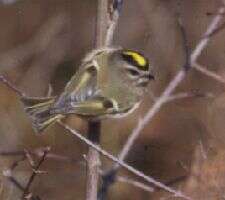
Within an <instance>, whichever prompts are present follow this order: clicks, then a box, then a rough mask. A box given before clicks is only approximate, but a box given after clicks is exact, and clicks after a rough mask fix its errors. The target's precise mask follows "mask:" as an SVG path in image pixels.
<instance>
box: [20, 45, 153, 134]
mask: <svg viewBox="0 0 225 200" xmlns="http://www.w3.org/2000/svg"><path fill="white" fill-rule="evenodd" d="M153 79H154V76H153V75H152V73H151V67H150V65H149V62H148V59H147V58H145V57H144V56H143V55H142V54H141V53H139V52H136V51H133V50H128V49H123V48H105V49H96V50H93V51H92V52H90V53H89V54H88V55H87V56H86V57H85V58H84V59H83V61H82V63H81V66H80V68H79V69H78V71H77V72H76V74H75V75H74V76H73V77H72V78H71V80H70V81H69V82H68V83H67V85H66V87H65V89H64V91H63V92H62V94H61V95H59V96H58V97H48V98H31V97H22V98H21V101H22V102H23V104H24V107H25V112H26V113H27V114H28V115H29V117H30V118H31V121H32V125H33V128H34V130H35V132H37V133H40V132H42V131H43V130H44V129H45V128H46V127H48V126H49V125H50V124H52V123H54V122H56V121H57V120H58V119H62V118H64V117H66V116H67V115H69V114H75V115H77V116H79V117H83V118H85V119H87V120H100V119H102V118H107V117H113V118H118V117H123V116H125V115H127V114H129V113H131V112H132V111H133V110H134V109H135V108H137V107H138V106H139V104H140V102H141V100H142V99H143V94H144V93H145V92H146V91H147V86H148V83H149V81H150V80H153Z"/></svg>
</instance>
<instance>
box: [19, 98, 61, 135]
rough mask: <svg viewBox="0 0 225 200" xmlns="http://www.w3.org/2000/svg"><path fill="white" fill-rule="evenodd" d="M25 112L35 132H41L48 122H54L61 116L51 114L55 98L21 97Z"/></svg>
mask: <svg viewBox="0 0 225 200" xmlns="http://www.w3.org/2000/svg"><path fill="white" fill-rule="evenodd" d="M21 101H22V103H23V104H24V109H25V112H26V113H27V114H28V115H29V117H30V119H31V121H32V125H33V129H34V131H35V132H36V133H40V132H42V131H43V130H44V129H45V128H47V127H48V126H49V125H50V124H52V123H54V122H55V121H56V120H57V119H61V118H63V115H60V114H52V113H51V112H50V111H51V110H50V109H51V107H52V105H53V104H54V101H55V98H54V97H49V98H30V97H22V98H21Z"/></svg>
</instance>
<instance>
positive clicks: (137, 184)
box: [116, 176, 155, 192]
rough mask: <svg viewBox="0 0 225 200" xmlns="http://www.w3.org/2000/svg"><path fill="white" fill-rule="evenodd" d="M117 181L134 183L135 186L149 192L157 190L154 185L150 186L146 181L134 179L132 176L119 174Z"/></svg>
mask: <svg viewBox="0 0 225 200" xmlns="http://www.w3.org/2000/svg"><path fill="white" fill-rule="evenodd" d="M116 181H119V182H122V183H127V184H129V185H133V186H134V187H137V188H140V189H142V190H144V191H147V192H154V191H155V190H154V188H153V187H150V186H148V185H146V184H144V183H141V182H138V181H134V180H132V179H130V178H126V177H123V176H117V178H116Z"/></svg>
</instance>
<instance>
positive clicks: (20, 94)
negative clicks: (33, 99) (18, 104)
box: [0, 75, 25, 97]
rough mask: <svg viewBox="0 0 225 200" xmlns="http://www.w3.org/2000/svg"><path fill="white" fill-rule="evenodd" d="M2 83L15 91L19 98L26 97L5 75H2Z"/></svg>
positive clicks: (0, 78)
mask: <svg viewBox="0 0 225 200" xmlns="http://www.w3.org/2000/svg"><path fill="white" fill-rule="evenodd" d="M0 82H2V83H3V84H5V85H6V86H7V87H8V88H9V89H11V90H12V91H14V92H15V93H16V94H17V95H18V96H19V97H24V96H25V94H24V93H23V92H21V91H20V90H19V89H18V88H17V87H16V86H15V85H13V84H12V83H11V82H10V81H9V80H8V79H7V78H5V77H4V76H3V75H0Z"/></svg>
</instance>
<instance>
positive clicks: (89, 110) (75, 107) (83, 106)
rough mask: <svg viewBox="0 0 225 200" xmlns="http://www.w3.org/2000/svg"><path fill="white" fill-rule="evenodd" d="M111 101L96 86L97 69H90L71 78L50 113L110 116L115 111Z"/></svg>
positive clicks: (113, 103) (114, 105)
mask: <svg viewBox="0 0 225 200" xmlns="http://www.w3.org/2000/svg"><path fill="white" fill-rule="evenodd" d="M116 107H117V105H116V104H115V102H113V100H111V99H109V98H107V97H104V96H103V95H102V94H101V91H99V88H98V86H97V68H96V67H94V66H93V67H90V68H88V69H86V70H85V71H83V73H80V74H79V73H78V74H76V75H75V76H74V77H72V79H71V81H70V82H69V83H68V84H67V86H66V88H65V92H64V93H63V94H62V95H61V96H60V97H59V99H58V100H57V102H56V104H55V106H54V108H53V109H52V112H55V113H65V114H68V113H74V114H78V115H86V116H99V115H104V114H111V113H113V112H115V111H116V110H117V108H116Z"/></svg>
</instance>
